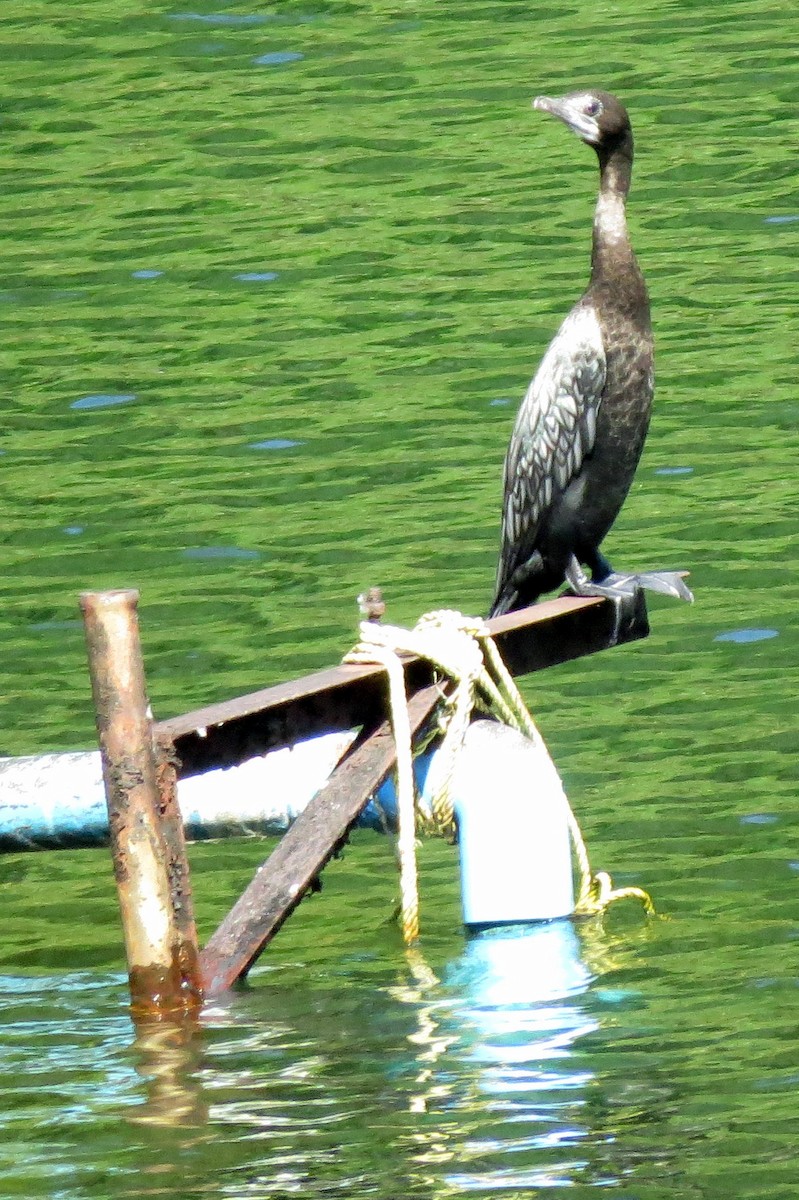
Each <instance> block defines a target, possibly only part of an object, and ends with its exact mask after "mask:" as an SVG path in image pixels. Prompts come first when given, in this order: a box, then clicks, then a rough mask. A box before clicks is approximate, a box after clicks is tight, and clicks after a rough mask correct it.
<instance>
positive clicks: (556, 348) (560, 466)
mask: <svg viewBox="0 0 799 1200" xmlns="http://www.w3.org/2000/svg"><path fill="white" fill-rule="evenodd" d="M605 378H606V360H605V350H604V347H603V344H602V331H601V329H600V326H599V321H598V319H597V316H596V313H595V311H594V309H593V307H592V306H591V305H589V304H585V303H582V304H578V305H577V306H576V307H575V308H573V309H572V311H571V312H570V313H569V315H568V317H567V318H566V320H565V321H564V322H563V324H562V325H561V327H560V329H559V330H558V332H557V334H556V335H555V337H554V339H553V340H552V342H551V344H550V346H549V349H548V350H547V352H546V354H545V355H544V358H543V360H542V362H541V366H540V367H539V368H538V371H537V373H536V376H535V378H534V379H533V381H532V383H531V384H530V386H529V388H528V389H527V394H526V395H525V397H524V400H523V401H522V404H521V407H520V409H519V414H518V416H517V418H516V426H515V428H514V431H513V437H512V438H511V441H510V446H509V447H508V454H507V457H506V459H505V507H504V512H503V515H502V548H501V551H500V559H499V566H498V568H497V587H496V592H495V595H496V598H497V599H496V601H495V606H496V605H498V604H500V602H501V600H502V596H503V592H504V591H505V590H506V589H507V587H508V585H509V584H510V583H511V581H512V580H513V576H514V574H515V573H516V572H517V571H519V569H520V568H521V567H523V566H524V565H525V563H526V562H527V561H528V560H529V559H530V557H531V555H533V553H534V552H535V550H536V548H537V547H536V543H537V541H538V535H539V531H540V528H541V523H542V519H543V517H544V516H545V514H546V513H547V512H548V511H549V509H550V508H551V507H552V504H553V501H556V500H557V499H558V498H559V497H560V496H561V495H562V494H563V493H564V492H565V491H566V489H567V488H568V486H569V484H570V483H571V482H572V480H573V479H575V478H576V476H578V475H579V473H580V470H581V468H582V465H583V462H584V460H585V458H586V457H587V456H588V455H589V454H590V453H591V451H592V450H593V448H594V440H595V437H596V420H597V413H598V411H599V405H600V400H601V397H602V390H603V388H604V386H605Z"/></svg>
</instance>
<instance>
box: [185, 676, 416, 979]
mask: <svg viewBox="0 0 799 1200" xmlns="http://www.w3.org/2000/svg"><path fill="white" fill-rule="evenodd" d="M439 695H440V692H439V689H438V688H437V687H436V686H435V685H431V686H428V687H426V688H424V689H423V690H422V691H420V692H418V693H417V694H416V695H415V696H413V697H412V698H411V700H410V701H409V703H408V713H409V717H410V722H411V732H412V733H416V732H417V731H418V730H419V728H420V727H421V726H422V725H423V724H424V722H425V721H427V719H428V718H429V716H430V714H431V713H432V711H433V709H434V708H435V706H436V703H437V701H438V699H439ZM394 759H395V747H394V738H393V735H392V732H391V725H390V723H389V722H388V721H384V722H383V723H382V724H381V725H380V727H379V728H378V729H377V730H376V731H375V732H374V733H373V734H372V735H371V736H370V737H368V738H366V740H365V741H363V742H362V743H361V744H360V745H359V746H358V747H357V748H356V749H355V750H353V751H352V753H351V754H350V756H349V757H348V758H346V759H345V760H344V761H343V762H342V763H341V765H340V766H339V767H338V768H337V769H336V771H335V772H334V773H333V775H332V776H331V777H330V779H329V780H328V782H327V784H326V786H325V787H324V788H323V789H322V791H321V792H320V793H319V795H318V796H316V798H315V799H314V800H312V801H311V803H310V804H309V805H308V807H307V808H306V809H305V810H304V812H302V813H300V815H299V816H298V817H297V819H296V821H295V822H294V824H293V825H292V826H291V828H290V829H289V830H288V832H287V833H285V834H284V835H283V837H282V839H281V840H280V842H279V843H278V845H277V846H276V847H275V849H274V851H273V852H272V854H271V855H270V857H269V858H268V859H267V860H266V862H265V863H264V864H263V866H261V867H259V868H258V871H257V872H256V874H255V876H254V878H253V880H252V882H251V883H250V884H249V886H248V887H247V889H246V890H245V891H244V893H243V894H242V895H241V896H240V898H239V899H238V900H237V901H236V903H235V904H234V906H233V908H232V909H231V910H230V912H229V913H228V915H227V917H226V918H225V919H224V921H223V922H222V924H221V925H220V926H219V928H218V929H217V931H216V932H215V933H214V935H213V936H212V937H211V939H210V941H209V942H208V945H207V946H206V947H205V949H204V950H203V951H202V954H201V956H200V962H201V969H202V983H203V987H204V989H205V993H206V995H207V996H209V997H210V996H215V995H218V994H219V993H220V992H223V991H225V990H226V989H227V988H229V987H230V985H231V984H232V983H234V982H235V980H237V979H239V978H241V977H242V976H243V975H246V973H247V971H249V969H250V967H251V966H252V965H253V963H254V962H255V960H256V959H257V958H258V955H259V954H260V953H261V951H262V950H263V949H264V946H266V944H267V942H269V941H270V940H271V938H272V937H274V935H275V934H276V933H277V931H278V929H279V928H280V926H281V925H282V924H283V922H284V921H285V920H286V917H288V916H289V914H290V913H291V912H292V911H293V910H294V909H295V908H296V907H297V905H298V904H299V902H300V900H302V898H303V896H304V895H305V893H306V892H307V891H308V889H309V888H310V887H311V885H312V884H313V882H314V880H315V879H316V878H317V876H318V875H319V872H320V871H321V870H322V868H323V867H324V865H325V864H326V863H327V862H328V860H329V859H330V858H331V857H332V856H333V854H334V853H335V851H336V849H337V848H338V847H339V846H340V845H341V843H342V841H343V840H344V839H345V838H346V836H347V832H348V830H349V829H350V827H351V826H352V824H353V822H354V821H355V819H356V818H357V816H358V814H359V813H360V811H361V809H363V808H364V807H365V805H366V803H367V801H368V800H369V797H370V796H371V795H372V793H373V792H374V791H375V790H376V788H378V787H379V786H380V784H381V783H382V782H383V780H384V779H385V778H386V776H387V775H388V773H389V771H390V770H391V767H392V765H393V763H394Z"/></svg>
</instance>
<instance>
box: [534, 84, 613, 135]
mask: <svg viewBox="0 0 799 1200" xmlns="http://www.w3.org/2000/svg"><path fill="white" fill-rule="evenodd" d="M587 99H588V97H585V96H555V97H552V96H536V98H535V100H534V101H533V108H540V109H541V111H542V112H547V113H550V114H551V115H552V116H553V117H558V118H559V120H561V121H563V122H564V124H565V125H568V126H569V129H571V131H572V132H573V133H576V134H577V136H578V137H579V138H582V139H583V141H584V142H588V143H589V145H591V146H596V145H597V144H598V142H599V138H600V131H599V123H598V121H597V120H596V118H595V117H593V116H591V115H590V114H589V113H588V112H586V100H587Z"/></svg>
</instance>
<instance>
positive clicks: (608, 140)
mask: <svg viewBox="0 0 799 1200" xmlns="http://www.w3.org/2000/svg"><path fill="white" fill-rule="evenodd" d="M533 108H540V109H541V110H542V112H548V113H551V114H552V116H553V117H558V118H559V119H560V120H561V121H563V122H564V124H566V125H568V126H569V129H571V130H572V132H573V133H576V134H577V136H578V137H579V138H582V140H583V141H584V142H587V143H588V145H589V146H593V147H594V148H595V149H596V150H597V152H600V153H601V152H604V153H609V152H612V151H614V150H621V151H623V152H624V151H626V152H627V153H628V154H629V155H630V157H632V148H633V135H632V129H631V127H630V118H629V117H628V116H627V110H626V109H625V107H624V105H623V104H622V103H621V102H620V101H619V100H617V99H616V97H615V96H611V94H610V92H602V91H598V90H594V91H585V92H569V94H568V95H567V96H558V97H551V96H536V98H535V100H534V101H533Z"/></svg>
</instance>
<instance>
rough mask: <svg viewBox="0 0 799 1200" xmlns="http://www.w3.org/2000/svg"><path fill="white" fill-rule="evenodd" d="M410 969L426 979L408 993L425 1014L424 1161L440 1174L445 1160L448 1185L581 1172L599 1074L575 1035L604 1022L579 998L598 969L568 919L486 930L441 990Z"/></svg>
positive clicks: (518, 1181)
mask: <svg viewBox="0 0 799 1200" xmlns="http://www.w3.org/2000/svg"><path fill="white" fill-rule="evenodd" d="M411 967H412V971H413V974H414V978H415V981H416V983H417V984H418V987H417V988H413V987H411V988H407V989H405V995H404V996H402V998H403V999H405V1000H406V1001H408V1002H413V1000H414V997H415V1002H416V1005H417V1013H418V1027H417V1031H416V1033H415V1034H414V1035H412V1037H411V1040H412V1041H414V1042H415V1044H416V1046H417V1056H416V1061H417V1063H418V1066H419V1070H418V1073H417V1075H416V1084H417V1090H415V1091H414V1093H413V1095H412V1098H411V1102H410V1103H411V1108H412V1110H413V1111H416V1112H427V1113H428V1114H429V1116H430V1117H431V1118H433V1120H432V1121H431V1122H430V1126H429V1128H428V1129H427V1131H426V1135H425V1136H424V1137H423V1138H421V1137H420V1138H419V1139H418V1140H419V1141H420V1142H424V1144H423V1145H419V1148H418V1153H417V1154H416V1155H415V1158H416V1161H417V1163H418V1164H419V1166H421V1167H422V1168H423V1169H424V1168H425V1167H427V1168H428V1169H429V1168H430V1167H431V1166H432V1165H433V1163H436V1164H438V1171H437V1174H438V1172H440V1170H441V1164H442V1163H446V1164H447V1167H446V1176H445V1177H446V1180H447V1183H448V1184H449V1185H450V1186H451V1187H453V1188H455V1189H457V1190H464V1191H472V1190H484V1189H490V1190H491V1189H495V1188H501V1189H506V1188H508V1187H511V1188H526V1187H552V1186H561V1185H564V1184H567V1183H571V1182H574V1179H575V1175H579V1173H580V1172H581V1171H582V1170H583V1169H584V1168H585V1166H586V1163H585V1162H584V1161H582V1159H581V1158H580V1156H579V1152H575V1148H576V1147H577V1146H578V1145H579V1144H580V1142H581V1141H582V1140H583V1139H585V1138H586V1137H588V1136H590V1123H589V1120H588V1118H587V1116H584V1110H585V1105H586V1089H587V1087H588V1086H589V1085H590V1084H591V1082H592V1080H593V1076H592V1074H591V1073H590V1072H589V1071H586V1070H585V1069H584V1068H583V1067H582V1066H581V1065H579V1064H578V1063H577V1062H576V1061H575V1052H574V1044H575V1042H576V1041H577V1040H578V1039H579V1038H581V1037H582V1036H584V1035H585V1034H588V1033H591V1032H592V1031H594V1030H595V1029H596V1028H597V1022H596V1021H595V1020H594V1019H593V1017H591V1016H590V1015H588V1013H587V1012H586V1009H585V1007H584V1005H583V1003H582V1002H581V1000H580V996H581V995H582V994H583V993H584V992H585V991H586V989H587V988H588V986H589V984H590V982H591V979H592V975H591V973H590V972H589V970H588V968H587V967H586V966H585V964H584V963H583V962H582V960H581V957H580V943H579V940H578V938H577V935H576V933H575V931H574V928H573V926H572V924H571V922H570V921H567V920H563V921H553V922H550V923H539V924H535V925H512V926H500V927H497V928H493V929H489V930H484V931H482V932H480V933H478V934H476V935H475V936H473V937H472V938H471V939H470V941H469V942H468V944H467V945H466V947H465V949H464V951H463V953H462V955H461V956H460V958H459V959H458V960H457V961H456V962H455V963H453V964H452V966H451V968H450V969H449V971H448V972H447V973H446V974H445V978H444V980H443V984H442V987H439V988H436V989H435V990H434V989H432V988H429V987H427V988H426V987H425V980H424V975H423V972H422V970H421V968H420V966H419V965H418V963H417V964H416V965H415V966H414V964H413V962H412V963H411ZM442 991H443V992H444V994H445V996H442ZM395 994H399V993H395ZM425 997H426V999H427V1001H428V1002H425ZM445 997H446V998H445ZM436 1117H437V1118H438V1119H437V1120H436V1119H435V1118H436ZM434 1125H435V1126H436V1127H435V1128H433V1126H434ZM439 1178H440V1176H439Z"/></svg>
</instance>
